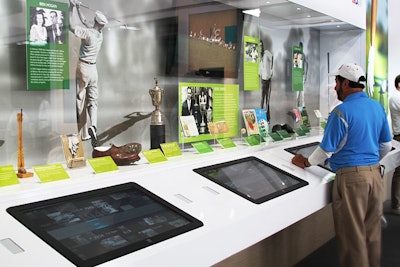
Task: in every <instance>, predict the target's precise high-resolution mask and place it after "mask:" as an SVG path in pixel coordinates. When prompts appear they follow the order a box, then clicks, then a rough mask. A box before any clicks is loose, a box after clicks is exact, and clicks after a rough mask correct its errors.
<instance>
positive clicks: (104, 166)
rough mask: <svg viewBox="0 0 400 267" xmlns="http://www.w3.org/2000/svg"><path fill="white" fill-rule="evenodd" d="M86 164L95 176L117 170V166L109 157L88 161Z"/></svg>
mask: <svg viewBox="0 0 400 267" xmlns="http://www.w3.org/2000/svg"><path fill="white" fill-rule="evenodd" d="M88 162H89V164H90V166H92V168H93V170H94V172H95V173H96V174H98V173H103V172H111V171H118V170H119V168H118V166H117V164H115V162H114V160H113V159H112V157H110V156H105V157H99V158H92V159H88Z"/></svg>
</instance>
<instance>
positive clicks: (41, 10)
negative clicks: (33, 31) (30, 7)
mask: <svg viewBox="0 0 400 267" xmlns="http://www.w3.org/2000/svg"><path fill="white" fill-rule="evenodd" d="M37 15H41V16H42V18H43V22H42V25H40V26H44V25H45V24H46V17H45V16H44V10H43V9H39V10H36V12H35V13H34V14H33V18H32V22H33V24H38V22H37V18H36V16H37Z"/></svg>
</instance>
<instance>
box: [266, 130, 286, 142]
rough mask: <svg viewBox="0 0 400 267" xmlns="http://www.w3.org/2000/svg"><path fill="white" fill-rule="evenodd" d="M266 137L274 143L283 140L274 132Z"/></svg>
mask: <svg viewBox="0 0 400 267" xmlns="http://www.w3.org/2000/svg"><path fill="white" fill-rule="evenodd" d="M268 135H269V136H270V137H271V138H272V140H274V141H275V142H276V141H282V140H283V139H282V137H281V136H280V135H279V134H278V133H276V132H271V133H268Z"/></svg>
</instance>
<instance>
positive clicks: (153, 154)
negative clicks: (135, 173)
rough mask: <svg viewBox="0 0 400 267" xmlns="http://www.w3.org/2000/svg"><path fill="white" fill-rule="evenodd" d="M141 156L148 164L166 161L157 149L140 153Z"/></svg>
mask: <svg viewBox="0 0 400 267" xmlns="http://www.w3.org/2000/svg"><path fill="white" fill-rule="evenodd" d="M142 154H143V156H144V157H145V158H146V159H147V161H148V162H149V163H157V162H163V161H167V160H168V159H167V158H166V157H165V155H164V154H163V153H162V152H161V149H159V148H157V149H150V150H145V151H142Z"/></svg>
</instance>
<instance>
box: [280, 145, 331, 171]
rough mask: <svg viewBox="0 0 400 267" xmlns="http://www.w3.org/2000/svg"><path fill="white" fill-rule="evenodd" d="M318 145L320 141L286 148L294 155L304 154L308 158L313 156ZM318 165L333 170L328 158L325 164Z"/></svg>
mask: <svg viewBox="0 0 400 267" xmlns="http://www.w3.org/2000/svg"><path fill="white" fill-rule="evenodd" d="M318 145H319V142H313V143H309V144H305V145H300V146H294V147H289V148H285V150H286V151H287V152H289V153H292V154H293V155H296V154H302V155H303V156H304V157H306V158H308V157H310V156H311V154H312V153H313V152H314V150H315V149H316V148H317V147H318ZM318 166H320V167H322V168H324V169H326V170H328V171H330V172H331V171H332V169H331V166H330V165H329V161H328V160H325V162H324V163H323V164H319V165H318Z"/></svg>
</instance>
